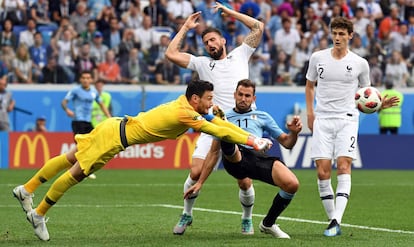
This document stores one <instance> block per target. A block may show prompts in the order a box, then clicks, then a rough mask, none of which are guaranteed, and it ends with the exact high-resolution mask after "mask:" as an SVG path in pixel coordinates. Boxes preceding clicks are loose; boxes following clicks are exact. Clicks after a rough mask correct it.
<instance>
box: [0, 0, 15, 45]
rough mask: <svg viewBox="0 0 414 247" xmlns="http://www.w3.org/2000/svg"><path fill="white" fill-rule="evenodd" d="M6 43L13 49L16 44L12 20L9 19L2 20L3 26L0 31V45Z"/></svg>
mask: <svg viewBox="0 0 414 247" xmlns="http://www.w3.org/2000/svg"><path fill="white" fill-rule="evenodd" d="M3 3H4V2H3ZM6 43H9V44H10V45H11V46H12V47H13V49H16V48H17V45H18V44H17V36H16V34H14V33H13V22H12V20H11V19H6V20H5V21H4V22H3V28H2V30H1V32H0V45H1V46H3V45H5V44H6Z"/></svg>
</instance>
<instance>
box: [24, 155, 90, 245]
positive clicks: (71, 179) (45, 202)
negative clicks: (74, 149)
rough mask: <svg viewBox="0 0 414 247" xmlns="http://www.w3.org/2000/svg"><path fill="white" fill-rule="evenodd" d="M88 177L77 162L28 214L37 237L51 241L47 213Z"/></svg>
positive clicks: (57, 180) (59, 178)
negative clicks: (68, 191) (47, 226)
mask: <svg viewBox="0 0 414 247" xmlns="http://www.w3.org/2000/svg"><path fill="white" fill-rule="evenodd" d="M85 177H87V176H86V175H85V174H84V173H83V171H82V169H81V168H80V166H79V163H78V162H76V163H75V165H73V166H72V167H71V168H70V169H69V170H68V171H66V172H65V173H63V174H62V175H61V176H59V177H58V178H57V179H56V181H55V182H54V183H53V184H52V186H51V187H50V188H49V190H48V191H47V193H46V195H45V197H44V198H43V199H42V201H41V202H40V203H39V205H38V206H37V208H35V209H32V210H31V211H30V212H28V213H27V220H28V221H29V222H30V223H31V224H32V226H33V228H34V232H35V234H36V236H37V237H38V238H39V239H41V240H44V241H48V240H49V232H48V230H47V228H46V222H47V219H46V217H45V215H46V213H47V211H48V210H49V209H50V208H51V207H52V206H53V205H55V204H56V203H57V202H58V201H59V199H60V198H61V197H62V196H63V194H64V193H65V192H66V191H67V190H69V189H70V188H72V187H73V186H75V185H76V184H78V183H79V182H80V181H82V180H83V179H84V178H85Z"/></svg>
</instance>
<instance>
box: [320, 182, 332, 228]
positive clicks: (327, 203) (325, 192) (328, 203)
mask: <svg viewBox="0 0 414 247" xmlns="http://www.w3.org/2000/svg"><path fill="white" fill-rule="evenodd" d="M318 189H319V196H320V198H321V200H322V205H323V207H324V209H325V212H326V215H327V216H328V219H329V220H331V219H333V217H334V212H335V201H334V191H333V189H332V184H331V179H325V180H320V179H318Z"/></svg>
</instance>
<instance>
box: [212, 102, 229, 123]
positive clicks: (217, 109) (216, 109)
mask: <svg viewBox="0 0 414 247" xmlns="http://www.w3.org/2000/svg"><path fill="white" fill-rule="evenodd" d="M213 115H214V116H216V117H219V118H221V119H223V120H227V119H226V114H225V113H224V111H223V110H222V109H221V108H220V107H219V106H218V105H214V106H213Z"/></svg>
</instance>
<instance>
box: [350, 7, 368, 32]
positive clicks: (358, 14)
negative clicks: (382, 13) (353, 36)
mask: <svg viewBox="0 0 414 247" xmlns="http://www.w3.org/2000/svg"><path fill="white" fill-rule="evenodd" d="M352 22H353V23H354V32H355V33H357V34H359V35H360V36H361V37H363V36H365V34H366V30H367V26H368V25H369V24H370V23H371V21H370V20H369V19H368V18H366V17H365V16H364V9H363V8H362V7H358V8H357V9H356V10H355V16H354V18H353V19H352Z"/></svg>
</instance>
